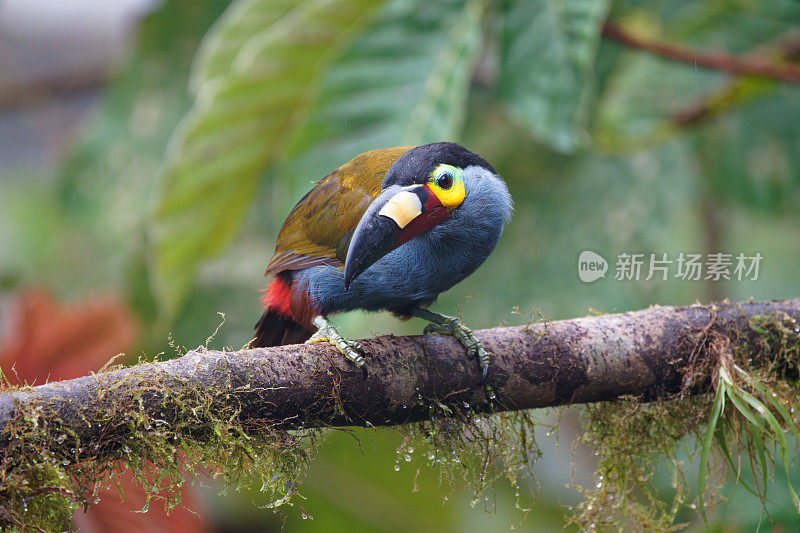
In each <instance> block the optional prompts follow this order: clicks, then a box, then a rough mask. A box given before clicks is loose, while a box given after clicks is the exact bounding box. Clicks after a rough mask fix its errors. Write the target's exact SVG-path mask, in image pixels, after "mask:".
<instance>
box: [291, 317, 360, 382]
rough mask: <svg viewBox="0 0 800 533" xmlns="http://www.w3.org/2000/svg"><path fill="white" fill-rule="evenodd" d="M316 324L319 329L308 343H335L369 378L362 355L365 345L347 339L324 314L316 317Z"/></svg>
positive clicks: (340, 351)
mask: <svg viewBox="0 0 800 533" xmlns="http://www.w3.org/2000/svg"><path fill="white" fill-rule="evenodd" d="M314 325H315V326H317V331H316V332H314V334H313V335H311V337H310V338H309V339H308V340H307V341H306V344H312V343H315V342H327V343H328V344H331V345H333V346H334V347H335V348H336V349H337V350H339V353H341V354H342V355H343V356H345V358H346V359H347V360H348V361H350V362H351V363H353V364H354V365H356V367H358V368H360V369H361V373H362V374H363V375H364V380H365V381H366V379H367V375H368V373H367V367H366V366H364V365H365V361H364V356H363V355H362V354H363V352H364V346H363V345H362V344H361V343H360V342H358V341H353V340H350V339H346V338H344V337H342V336H341V334H339V332H338V331H336V328H335V327H333V324H331V323H330V322H328V321H327V320H326V319H325V318H323V317H322V316H317V317H316V318H315V319H314Z"/></svg>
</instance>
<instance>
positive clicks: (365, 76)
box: [287, 0, 484, 179]
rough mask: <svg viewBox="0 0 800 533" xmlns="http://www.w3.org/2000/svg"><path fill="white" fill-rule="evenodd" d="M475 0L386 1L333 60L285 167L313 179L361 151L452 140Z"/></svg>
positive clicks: (469, 64) (480, 8)
mask: <svg viewBox="0 0 800 533" xmlns="http://www.w3.org/2000/svg"><path fill="white" fill-rule="evenodd" d="M483 4H484V3H483V1H482V0H471V1H467V2H463V1H460V0H456V1H453V0H449V1H443V2H425V1H422V0H413V1H409V0H394V1H392V2H390V3H389V4H387V5H386V6H385V7H384V8H383V9H381V10H380V12H379V13H378V14H377V17H376V20H375V22H374V23H373V24H370V25H369V27H368V28H367V29H366V31H365V32H364V33H363V34H362V35H361V36H359V37H358V38H357V39H356V40H355V41H354V42H353V43H352V45H351V46H350V47H349V48H348V50H347V51H346V52H345V53H344V54H343V55H342V56H341V57H340V58H339V59H338V60H337V61H336V62H335V63H334V65H333V66H332V67H331V69H330V71H329V72H328V73H327V75H326V76H325V80H324V87H325V89H324V91H323V93H322V96H321V102H320V105H319V107H318V108H317V109H316V110H315V111H314V113H313V114H312V116H311V118H310V120H309V122H308V124H307V125H306V127H304V128H303V130H302V131H300V132H299V134H298V135H297V137H296V138H295V141H294V143H293V146H292V148H291V150H290V152H291V154H292V155H294V156H295V157H294V160H293V161H292V162H291V163H290V167H289V168H288V169H287V173H291V174H292V175H294V176H303V177H305V178H306V179H308V178H315V177H319V176H321V175H324V174H325V173H327V172H329V171H330V170H331V169H333V168H335V167H336V166H338V165H339V164H341V163H344V162H345V161H347V160H349V159H350V158H352V157H353V156H354V155H356V154H359V153H361V152H364V151H367V150H371V149H375V148H382V147H386V146H398V145H406V144H421V143H425V142H432V141H440V140H457V139H458V137H459V136H460V134H461V130H462V126H463V122H464V118H465V113H466V107H467V95H468V91H469V86H470V78H471V75H472V72H473V70H474V65H475V63H476V61H477V59H478V54H479V52H480V48H481V29H482V23H483V15H484V5H483Z"/></svg>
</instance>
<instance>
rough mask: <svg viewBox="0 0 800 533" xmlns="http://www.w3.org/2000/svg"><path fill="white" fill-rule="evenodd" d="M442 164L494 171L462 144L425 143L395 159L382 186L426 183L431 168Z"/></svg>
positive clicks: (432, 169) (431, 170)
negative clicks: (478, 167) (476, 167)
mask: <svg viewBox="0 0 800 533" xmlns="http://www.w3.org/2000/svg"><path fill="white" fill-rule="evenodd" d="M441 164H445V165H452V166H454V167H458V168H467V167H468V166H472V165H475V166H480V167H483V168H486V169H488V170H490V171H492V172H493V173H495V170H494V168H492V166H491V165H490V164H489V163H487V162H486V160H485V159H484V158H482V157H481V156H479V155H478V154H476V153H474V152H470V151H469V150H467V149H466V148H464V147H463V146H461V145H459V144H456V143H451V142H438V143H431V144H423V145H421V146H417V147H416V148H412V149H411V150H409V151H408V152H406V153H404V154H403V155H402V156H400V158H399V159H398V160H397V161H395V162H394V164H393V165H392V167H391V168H390V169H389V171H388V172H386V177H385V178H384V179H383V188H384V189H385V188H386V187H388V186H389V185H411V184H412V183H425V182H426V181H428V176H429V175H430V173H431V172H433V171H434V169H436V167H438V166H439V165H441Z"/></svg>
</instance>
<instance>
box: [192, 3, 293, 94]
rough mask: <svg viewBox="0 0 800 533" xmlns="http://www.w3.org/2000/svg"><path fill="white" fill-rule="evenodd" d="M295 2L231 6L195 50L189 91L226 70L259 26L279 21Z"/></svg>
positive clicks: (270, 24) (194, 89) (266, 26)
mask: <svg viewBox="0 0 800 533" xmlns="http://www.w3.org/2000/svg"><path fill="white" fill-rule="evenodd" d="M296 4H297V2H296V1H295V0H273V1H272V2H264V1H262V0H241V1H239V2H236V3H234V4H233V5H231V7H230V9H228V10H227V11H226V12H225V14H224V15H223V16H221V17H220V18H219V19H218V20H217V22H216V23H215V24H214V26H213V27H212V28H211V31H209V33H208V35H206V37H205V38H204V39H203V42H202V43H201V44H200V48H199V49H198V50H197V55H196V56H195V60H194V64H193V65H192V72H191V75H190V78H189V87H190V89H191V90H192V92H193V93H194V94H197V92H198V91H199V90H200V88H201V87H202V86H203V84H204V83H205V82H206V81H208V80H211V79H213V78H216V77H217V76H220V75H223V74H227V73H229V72H230V71H231V66H232V65H233V62H234V60H235V59H236V56H237V55H238V54H239V52H240V51H241V50H242V48H243V47H244V46H245V45H246V44H247V42H248V41H249V40H250V39H252V38H253V36H254V35H255V34H257V33H259V31H260V30H261V29H263V28H268V27H270V26H272V25H273V24H275V23H276V22H277V21H279V20H280V19H281V18H282V17H284V16H285V15H286V14H287V13H288V12H289V11H290V10H291V9H292V8H293V7H295V6H296Z"/></svg>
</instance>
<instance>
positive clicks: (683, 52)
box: [602, 21, 800, 83]
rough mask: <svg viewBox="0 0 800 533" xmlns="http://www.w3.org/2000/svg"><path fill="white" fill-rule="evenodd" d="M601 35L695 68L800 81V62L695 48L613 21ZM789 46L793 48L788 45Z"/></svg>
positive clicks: (789, 81) (790, 47)
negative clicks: (638, 32) (637, 32)
mask: <svg viewBox="0 0 800 533" xmlns="http://www.w3.org/2000/svg"><path fill="white" fill-rule="evenodd" d="M602 35H603V37H605V38H606V39H608V40H611V41H615V42H617V43H620V44H624V45H625V46H628V47H631V48H635V49H637V50H643V51H645V52H649V53H651V54H655V55H657V56H660V57H664V58H666V59H670V60H672V61H680V62H682V63H688V64H690V65H694V66H696V67H702V68H707V69H711V70H720V71H723V72H728V73H730V74H734V75H738V76H759V77H762V78H770V79H775V80H780V81H784V82H788V83H800V65H795V64H793V63H788V62H784V61H775V60H773V59H772V58H766V57H760V56H734V55H731V54H729V53H727V52H707V51H699V50H693V49H691V48H687V47H682V46H679V45H675V44H672V43H664V42H659V41H656V40H651V39H644V38H641V37H637V36H634V35H632V34H631V33H629V32H628V31H627V30H625V29H623V28H622V27H621V26H619V25H617V24H615V23H614V22H610V21H606V22H605V23H604V24H603V28H602ZM787 49H792V50H793V49H794V48H792V46H791V44H787Z"/></svg>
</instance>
